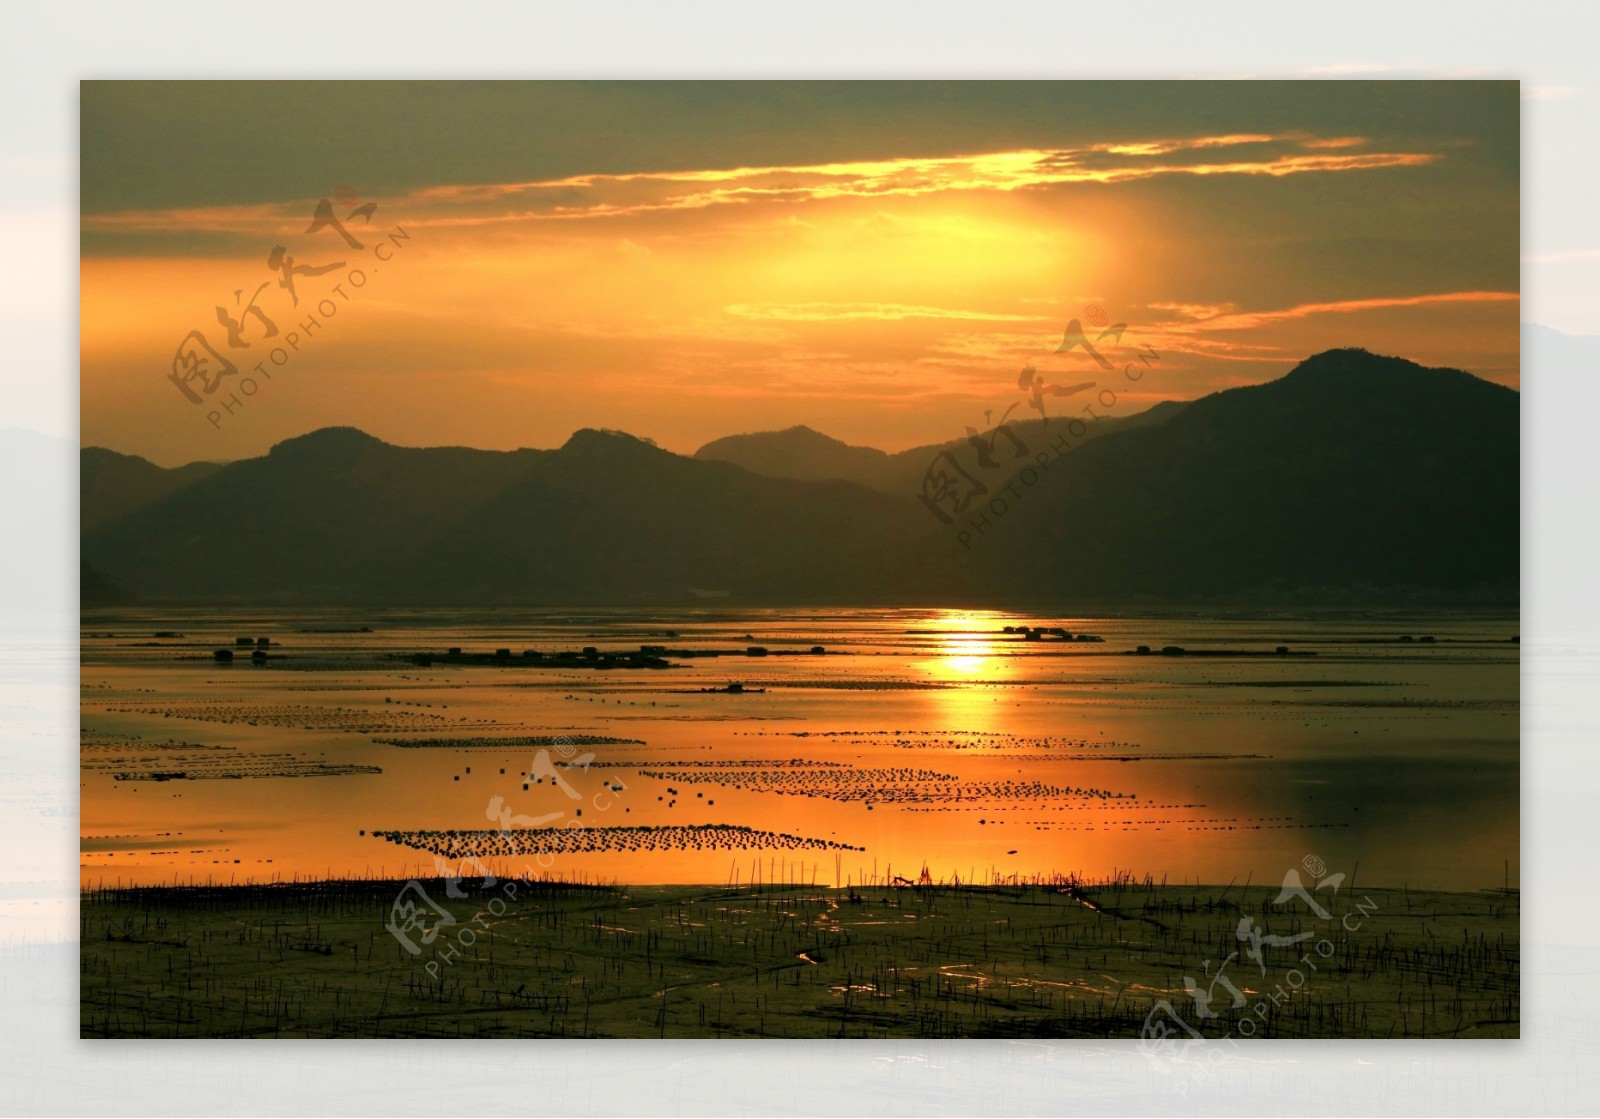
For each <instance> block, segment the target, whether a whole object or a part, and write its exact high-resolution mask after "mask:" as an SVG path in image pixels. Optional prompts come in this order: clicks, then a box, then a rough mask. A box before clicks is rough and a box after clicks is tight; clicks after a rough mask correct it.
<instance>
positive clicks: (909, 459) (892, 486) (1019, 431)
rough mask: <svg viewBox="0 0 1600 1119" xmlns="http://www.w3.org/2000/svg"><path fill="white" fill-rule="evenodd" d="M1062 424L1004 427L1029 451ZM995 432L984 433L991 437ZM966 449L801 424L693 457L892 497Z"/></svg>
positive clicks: (1152, 412) (1129, 421) (1160, 415)
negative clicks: (890, 448)
mask: <svg viewBox="0 0 1600 1119" xmlns="http://www.w3.org/2000/svg"><path fill="white" fill-rule="evenodd" d="M1185 407H1187V402H1186V401H1178V400H1171V401H1164V402H1162V403H1159V404H1156V405H1154V406H1153V407H1151V408H1149V409H1146V410H1145V411H1143V412H1135V413H1134V414H1132V415H1129V416H1117V417H1107V418H1105V419H1103V420H1100V421H1098V422H1096V423H1095V424H1093V425H1091V426H1090V427H1089V428H1088V429H1087V430H1086V431H1085V433H1084V435H1083V436H1082V437H1080V439H1078V440H1074V441H1075V442H1081V441H1082V440H1083V439H1093V438H1098V437H1100V436H1102V435H1109V434H1111V433H1113V432H1117V431H1131V430H1133V429H1134V428H1138V427H1145V426H1148V425H1151V424H1158V423H1164V422H1166V421H1167V420H1168V419H1171V418H1172V417H1173V416H1175V415H1177V414H1178V413H1179V412H1181V411H1182V410H1183V409H1184V408H1185ZM1063 422H1064V421H1063V420H1062V419H1060V418H1058V419H1056V420H1055V427H1054V428H1053V429H1052V428H1051V427H1050V426H1049V421H1047V420H1043V419H1038V420H1025V419H1018V420H1010V421H1008V422H1007V424H1006V426H1007V427H1008V428H1010V430H1011V431H1012V432H1013V433H1015V435H1016V437H1017V438H1018V439H1019V440H1021V441H1022V443H1024V444H1025V445H1027V446H1030V447H1043V446H1045V445H1046V444H1047V443H1048V442H1049V441H1050V439H1051V438H1052V437H1053V436H1055V435H1056V434H1058V433H1059V432H1060V431H1061V430H1062V425H1063ZM992 430H993V429H992V428H989V429H985V431H984V434H988V433H989V432H991V431H992ZM965 446H967V437H965V436H962V437H960V438H956V439H951V440H948V441H946V442H944V443H928V444H924V445H923V446H920V447H912V448H911V449H909V450H905V451H899V452H896V453H894V454H889V453H888V452H885V451H880V450H877V449H876V448H873V447H855V446H851V445H850V444H848V443H842V442H840V441H839V440H837V439H834V438H831V437H830V436H827V435H824V434H822V433H821V432H820V431H816V430H814V429H812V428H809V427H806V426H804V425H799V426H795V427H791V428H786V429H784V430H783V431H761V432H754V433H751V434H749V435H729V436H725V437H724V438H721V439H715V440H712V441H711V442H710V443H707V444H706V445H705V446H703V447H701V448H700V449H699V450H698V451H696V452H695V453H694V457H695V458H698V459H711V460H715V461H719V462H731V463H735V464H737V465H739V466H742V467H744V468H745V469H746V470H749V471H752V472H754V473H756V474H767V475H770V476H771V477H774V478H797V479H802V480H809V481H844V482H855V483H856V484H857V485H861V486H866V487H867V488H868V489H874V490H881V491H882V492H884V493H892V494H915V493H916V492H917V491H918V489H919V488H920V487H921V485H922V477H923V474H924V473H925V472H926V471H927V469H928V465H929V463H931V462H932V461H933V460H934V459H935V458H936V457H938V455H939V454H940V453H941V452H943V451H961V450H962V448H964V447H965Z"/></svg>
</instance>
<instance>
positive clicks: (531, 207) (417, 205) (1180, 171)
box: [83, 132, 1442, 237]
mask: <svg viewBox="0 0 1600 1119" xmlns="http://www.w3.org/2000/svg"><path fill="white" fill-rule="evenodd" d="M1369 143H1370V142H1369V141H1368V140H1367V139H1366V138H1364V137H1359V136H1329V137H1317V136H1312V135H1309V134H1306V133H1303V132H1293V133H1283V134H1265V133H1227V134H1223V135H1217V136H1191V137H1179V138H1168V139H1160V138H1158V139H1151V140H1136V141H1135V140H1130V141H1125V142H1116V143H1100V144H1092V145H1085V146H1082V147H1071V148H1029V149H1023V150H1017V151H1000V152H983V153H977V154H970V155H958V156H936V157H927V158H920V157H907V158H896V159H880V160H861V161H852V162H838V163H814V164H791V165H780V166H760V167H731V168H710V169H700V170H682V171H640V172H629V173H624V174H586V175H573V176H568V177H565V178H559V179H543V180H537V181H532V182H520V183H487V184H461V185H455V184H447V185H437V186H431V187H426V188H422V189H419V190H416V191H412V192H410V193H409V194H407V195H405V196H403V197H401V198H398V199H393V200H385V202H384V205H385V207H386V208H387V207H390V205H391V203H392V205H393V208H396V209H398V210H399V211H400V212H403V213H405V214H406V215H407V218H408V220H409V222H410V223H411V224H414V225H418V226H472V225H488V224H502V223H515V222H541V221H574V220H597V219H607V218H618V217H628V216H633V215H640V214H651V213H665V212H672V211H694V210H704V209H708V208H711V207H721V206H749V205H756V204H760V203H803V202H826V201H829V200H834V199H852V198H854V199H886V198H891V197H909V196H918V195H930V194H938V193H943V192H974V191H990V192H1011V191H1019V190H1027V189H1033V188H1046V187H1053V186H1063V185H1069V184H1074V183H1093V184H1104V185H1109V184H1118V183H1127V182H1135V181H1139V180H1144V179H1151V178H1156V177H1161V176H1209V175H1250V176H1270V177H1275V178H1276V177H1283V176H1288V175H1304V174H1331V173H1339V172H1348V171H1373V170H1379V169H1384V168H1396V167H1418V166H1423V165H1425V164H1429V163H1433V162H1435V161H1436V160H1438V159H1440V158H1442V157H1441V156H1440V155H1439V154H1438V153H1436V152H1428V151H1415V150H1410V151H1385V150H1357V149H1365V148H1367V147H1368V145H1369ZM313 203H314V200H313ZM313 203H307V202H306V201H304V200H298V201H295V202H293V203H286V204H281V205H252V206H214V207H197V208H189V209H176V210H137V211H132V210H130V211H123V212H119V213H111V214H95V215H89V216H86V217H85V218H84V219H83V228H84V230H85V231H88V232H94V233H130V234H148V233H174V232H187V233H230V234H240V233H256V234H261V235H264V236H274V237H277V236H284V235H288V234H292V233H296V232H300V231H303V229H304V227H305V224H306V222H307V217H306V215H307V214H308V213H309V210H310V205H311V204H313Z"/></svg>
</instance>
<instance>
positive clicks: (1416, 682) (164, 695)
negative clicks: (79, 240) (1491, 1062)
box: [81, 610, 1518, 889]
mask: <svg viewBox="0 0 1600 1119" xmlns="http://www.w3.org/2000/svg"><path fill="white" fill-rule="evenodd" d="M1037 624H1044V625H1048V626H1061V627H1063V628H1065V629H1067V630H1068V631H1070V632H1072V633H1073V634H1078V633H1083V632H1088V633H1092V634H1096V635H1099V636H1101V637H1103V638H1104V641H1103V642H1102V643H1094V644H1077V643H1072V644H1068V643H1062V642H1057V641H1046V642H1034V641H1024V640H1022V639H1020V638H1018V637H1016V636H1013V635H1007V634H1004V633H1002V632H1001V631H1002V629H1003V627H1004V626H1006V625H1037ZM363 625H365V626H369V627H370V628H371V632H369V633H326V632H324V633H311V632H304V631H305V630H309V629H329V628H336V627H351V626H363ZM163 631H171V632H174V633H179V634H181V635H182V636H170V637H158V636H155V635H156V634H157V633H158V632H163ZM1516 632H1517V623H1516V621H1515V619H1514V618H1510V617H1505V616H1499V617H1488V616H1486V617H1476V618H1463V617H1460V616H1451V617H1449V618H1441V617H1419V616H1415V615H1412V616H1406V617H1399V616H1396V617H1384V618H1376V617H1374V618H1364V619H1355V620H1352V619H1343V620H1334V621H1329V620H1321V619H1319V620H1307V619H1298V618H1293V617H1278V618H1272V619H1258V620H1250V621H1241V620H1218V619H1205V618H1172V617H1166V618H1126V617H1123V618H1065V617H1040V618H1028V617H1021V616H1016V615H1001V614H998V613H986V612H949V611H910V610H894V611H841V610H815V611H793V610H788V611H776V610H773V611H741V612H718V611H715V610H701V611H691V610H675V611H660V612H652V613H648V614H645V613H638V612H635V613H623V612H621V611H595V612H583V613H575V612H571V611H560V612H558V611H539V612H505V613H499V614H494V615H485V616H469V615H462V614H445V613H435V614H429V613H416V612H412V613H406V614H398V613H381V612H380V613H369V614H352V613H350V612H340V613H338V614H332V613H315V612H312V613H308V612H304V611H297V612H287V611H285V612H280V613H269V614H263V613H260V612H255V613H251V614H248V615H245V614H232V615H230V614H227V613H221V614H219V613H216V612H209V613H200V612H184V613H172V612H168V613H159V614H157V613H141V614H130V613H127V612H119V613H117V614H115V615H112V614H94V613H90V614H87V615H85V617H84V620H83V643H82V689H83V691H82V695H83V701H82V723H83V732H84V750H83V761H84V772H83V776H82V788H81V793H82V835H83V845H82V851H83V853H82V859H81V867H82V869H81V877H82V880H83V881H84V882H85V883H88V884H93V883H100V882H105V883H114V882H117V881H121V882H123V883H129V882H146V883H148V882H173V881H190V880H193V881H207V880H210V881H223V882H226V881H235V882H242V881H249V880H256V881H263V880H265V881H270V880H274V879H283V878H292V877H300V878H306V877H320V876H327V875H333V876H340V875H350V874H357V875H363V874H365V875H380V874H381V875H386V876H394V877H408V876H411V875H413V874H423V875H434V874H438V873H440V872H441V870H443V871H444V872H446V873H449V872H451V871H452V869H455V868H452V867H451V866H446V867H443V868H441V867H440V866H439V864H437V863H436V861H435V858H434V856H433V855H431V854H429V853H428V852H427V851H425V850H419V849H415V848H413V847H408V846H401V845H397V844H395V843H391V842H388V841H387V840H384V839H380V838H376V837H374V836H373V834H372V833H373V832H374V831H407V832H409V831H416V830H429V829H434V830H450V829H461V830H484V829H496V828H499V827H501V826H503V825H506V824H509V825H510V826H512V827H523V826H535V825H534V824H533V822H534V821H540V822H539V823H538V824H537V826H540V827H548V828H560V827H567V828H584V829H597V828H613V827H630V828H631V827H640V826H649V825H677V826H680V827H683V828H686V829H694V828H695V827H697V826H700V825H709V824H733V825H744V826H747V827H751V828H755V829H761V830H765V831H773V832H782V833H787V834H789V835H792V836H797V837H802V838H805V839H813V840H823V841H828V842H831V843H834V844H845V845H849V846H850V847H852V848H864V850H847V851H838V850H834V849H825V848H820V847H819V848H811V849H793V848H789V847H785V848H783V849H777V850H773V849H762V850H735V851H729V850H708V849H705V848H704V846H700V845H697V844H696V842H695V841H694V840H693V838H692V837H693V836H696V835H699V834H703V833H701V832H696V831H694V830H687V831H685V832H682V833H671V834H672V835H683V836H688V837H691V838H690V839H689V840H687V841H684V842H676V841H675V842H673V843H672V844H670V845H669V846H667V847H665V848H664V849H654V850H649V849H642V847H639V845H634V846H635V849H625V850H612V851H602V852H598V853H585V854H574V853H561V854H556V855H547V856H545V857H544V859H543V864H544V865H545V868H546V870H547V872H549V873H556V874H563V875H572V876H580V875H581V876H585V877H588V878H590V879H603V880H616V881H621V882H631V883H641V884H643V883H670V882H719V883H720V882H723V881H726V880H728V879H730V878H731V877H733V876H734V875H736V874H737V875H738V876H739V877H740V878H741V880H748V879H749V877H750V876H751V875H752V874H758V875H759V876H760V877H762V878H767V877H769V876H772V875H778V876H786V877H796V876H803V877H805V878H806V879H810V878H812V877H813V876H814V877H815V879H816V881H818V882H819V883H822V882H831V881H833V880H834V878H835V876H836V875H841V876H842V877H843V879H845V880H851V879H854V880H857V881H859V880H861V879H862V878H869V879H870V878H872V877H874V876H877V877H879V878H883V877H887V876H888V875H890V874H893V875H903V876H906V877H910V878H916V877H918V876H919V874H920V873H921V871H922V869H923V868H924V867H926V868H927V869H928V871H929V873H930V874H931V875H932V876H933V877H935V878H949V877H951V876H952V875H959V876H960V877H961V878H962V879H963V880H967V879H969V878H972V877H975V878H977V879H980V880H982V879H984V878H987V877H989V876H991V875H994V874H1000V875H1006V876H1009V875H1011V874H1018V875H1022V876H1031V875H1034V874H1047V873H1052V872H1058V873H1067V872H1072V871H1077V872H1080V873H1083V874H1086V875H1090V876H1101V875H1108V874H1110V873H1112V872H1114V871H1118V870H1123V871H1131V872H1133V873H1134V874H1136V875H1141V876H1142V875H1144V874H1147V873H1148V874H1152V875H1154V876H1156V877H1157V878H1158V879H1159V878H1161V877H1163V876H1165V877H1166V878H1168V879H1169V880H1171V881H1185V880H1187V881H1204V882H1208V883H1227V882H1230V881H1233V880H1238V881H1241V882H1242V881H1244V880H1245V879H1246V878H1247V877H1252V878H1253V880H1254V881H1255V882H1256V883H1258V884H1259V883H1262V882H1273V881H1281V879H1282V877H1283V873H1284V871H1285V869H1287V868H1288V867H1291V866H1295V865H1296V864H1299V863H1300V862H1301V860H1302V859H1303V858H1304V857H1305V856H1306V855H1308V854H1314V855H1316V856H1318V857H1320V858H1321V859H1322V860H1323V861H1324V862H1325V863H1326V864H1327V865H1328V867H1329V869H1330V870H1342V871H1346V872H1354V873H1356V875H1357V880H1358V882H1364V883H1368V884H1370V885H1374V886H1376V885H1400V884H1410V885H1413V886H1425V887H1431V888H1444V889H1476V888H1482V887H1490V886H1500V885H1502V884H1503V883H1505V882H1506V881H1507V880H1508V879H1509V882H1510V884H1511V885H1516V884H1517V881H1518V869H1517V864H1518V646H1517V645H1515V644H1512V643H1510V641H1509V639H1510V638H1511V637H1512V636H1514V635H1515V634H1516ZM1402 634H1408V635H1413V636H1421V635H1428V636H1431V637H1433V638H1434V641H1432V642H1431V643H1423V642H1419V641H1412V642H1409V643H1402V642H1400V641H1398V640H1397V638H1398V637H1399V636H1400V635H1402ZM242 635H249V636H251V637H267V638H269V639H270V640H271V642H272V647H271V650H270V651H271V653H272V655H273V659H271V660H270V661H269V662H268V663H267V664H266V665H264V666H256V665H252V664H251V663H250V662H249V659H248V651H246V650H241V652H240V659H239V660H237V661H236V662H235V663H234V664H232V665H219V664H216V663H214V662H213V660H212V658H211V651H212V650H213V649H215V648H218V647H220V646H231V645H233V643H234V638H235V637H236V636H242ZM643 644H654V645H666V646H668V647H669V648H672V649H683V648H687V649H695V650H722V651H725V652H727V653H729V654H734V655H728V656H723V657H718V658H697V659H690V660H680V659H679V658H677V657H672V656H669V658H668V659H669V660H672V661H674V662H675V664H676V665H677V666H676V667H672V668H670V669H662V670H638V669H635V670H623V669H614V670H595V669H589V668H576V667H568V668H535V667H526V666H523V665H522V664H520V663H518V658H517V657H515V656H514V658H513V661H512V663H511V664H510V665H509V666H505V667H500V666H487V665H485V666H479V665H451V664H445V663H437V662H436V663H434V664H433V665H431V666H430V667H426V668H423V667H419V666H417V665H415V664H412V663H410V662H408V661H406V660H403V659H389V656H388V655H389V654H394V653H402V654H403V653H412V652H419V651H431V652H443V651H444V650H445V649H446V648H447V647H449V646H460V647H462V649H463V650H464V651H465V652H467V653H473V652H479V653H492V652H493V651H494V650H495V649H497V648H510V649H511V650H512V651H513V653H514V654H517V655H520V653H521V651H522V650H523V649H527V648H532V649H538V650H541V651H543V652H546V653H550V652H555V651H558V650H562V649H572V650H580V649H582V648H583V647H584V646H593V647H595V648H596V649H597V650H599V651H600V652H602V653H603V652H606V651H608V650H617V651H629V650H637V649H638V648H639V646H640V645H643ZM1141 644H1143V645H1149V646H1152V647H1153V648H1155V649H1157V650H1159V649H1161V648H1162V647H1163V646H1168V645H1176V646H1182V647H1184V648H1185V649H1188V650H1201V649H1204V650H1239V651H1252V652H1257V653H1266V654H1273V651H1274V650H1275V648H1276V647H1277V646H1279V645H1287V646H1288V647H1289V648H1290V650H1291V651H1292V652H1293V653H1296V654H1300V653H1306V654H1315V655H1314V656H1298V655H1296V656H1279V655H1265V656H1253V657H1211V656H1188V655H1186V656H1181V657H1174V656H1159V655H1153V656H1132V655H1127V653H1126V651H1127V650H1131V649H1133V648H1134V647H1136V646H1138V645H1141ZM751 645H760V646H763V647H765V648H766V649H768V650H769V651H770V652H771V653H774V654H776V653H778V652H779V651H780V650H809V649H810V648H811V647H812V646H814V645H821V646H823V647H824V648H825V649H826V650H827V652H826V653H825V654H824V655H820V656H817V655H803V656H776V655H769V656H766V657H751V656H747V655H745V650H746V648H747V647H748V646H751ZM730 683H740V684H742V685H743V686H744V687H745V689H746V692H745V693H744V694H726V693H703V692H701V691H700V690H699V689H702V688H723V687H725V686H726V685H728V684H730ZM755 689H765V691H762V692H756V691H755ZM554 735H569V736H574V737H578V740H579V741H580V742H581V741H582V737H581V736H598V737H605V738H614V739H630V740H637V742H636V743H623V744H597V745H580V746H578V747H576V748H575V749H574V750H573V751H572V753H571V754H570V755H569V756H568V758H567V760H570V761H573V762H579V761H582V760H583V759H584V756H585V755H593V757H592V759H590V760H591V761H592V763H598V764H591V765H589V766H588V767H587V768H584V767H582V766H568V767H563V768H560V769H557V770H555V772H557V773H559V774H560V775H561V777H562V782H561V783H557V782H554V781H553V780H551V779H550V778H549V777H548V776H547V775H548V774H549V773H550V772H551V770H549V769H548V768H546V763H548V762H551V761H561V760H563V755H562V754H561V753H559V752H558V751H557V750H556V749H553V748H552V749H550V750H549V751H548V752H547V754H546V755H544V756H543V758H542V759H541V757H540V755H539V752H538V751H539V748H538V747H537V746H534V745H521V746H507V745H495V746H489V747H482V746H479V747H473V748H465V749H464V748H430V749H408V748H402V747H400V746H396V745H391V744H387V743H382V742H379V741H377V739H380V738H388V739H400V740H407V741H410V740H416V739H424V738H430V737H432V738H439V737H453V738H473V739H488V740H494V739H504V738H513V737H519V736H522V737H528V736H554ZM708 763H711V764H708ZM817 763H837V764H835V765H831V766H829V765H818V764H817ZM351 767H375V768H377V769H379V770H381V772H379V773H371V772H365V771H358V772H353V773H351V772H346V770H348V769H349V768H351ZM330 770H331V771H332V772H327V771H330ZM157 772H161V773H176V772H183V773H186V774H188V775H189V778H188V779H180V780H164V781H156V780H148V779H146V780H118V779H117V778H116V774H118V773H122V774H130V775H144V776H149V775H150V774H152V773H157ZM308 772H309V773H312V774H318V775H307V776H287V775H269V776H262V775H261V774H288V773H302V774H303V773H308ZM201 773H211V774H223V775H237V779H211V780H200V779H193V778H194V777H195V776H197V775H198V774H201ZM530 773H531V774H532V776H531V777H529V776H525V775H528V774H530ZM652 773H653V774H656V776H651V775H649V774H652ZM736 785H738V786H743V787H735V786H736ZM496 798H499V799H498V801H497V800H496ZM580 810H581V812H582V815H581V817H580V816H578V815H577V813H578V812H579V811H580ZM558 814H559V815H558ZM363 832H365V834H362V833H363ZM532 861H533V860H532V858H531V857H520V858H518V859H516V860H515V861H514V862H512V863H510V864H502V863H498V862H496V861H495V860H494V859H491V860H490V866H491V867H497V868H499V869H506V867H507V866H517V867H521V866H528V865H531V864H532ZM1358 866H1359V869H1357V868H1358ZM475 869H476V868H473V869H472V870H466V869H461V870H460V872H462V873H468V874H471V873H473V872H474V871H475Z"/></svg>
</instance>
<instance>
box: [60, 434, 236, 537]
mask: <svg viewBox="0 0 1600 1119" xmlns="http://www.w3.org/2000/svg"><path fill="white" fill-rule="evenodd" d="M220 465H221V464H220V463H215V462H191V463H189V464H188V465H186V466H180V467H178V468H176V469H173V470H164V469H162V468H161V467H159V466H157V465H156V464H155V463H153V462H149V461H147V460H145V459H142V458H140V457H139V456H138V455H124V454H118V453H117V452H116V451H108V450H106V449H105V448H104V447H85V448H84V449H83V452H82V454H81V455H79V458H78V470H79V478H78V495H79V510H78V519H79V524H80V525H81V527H82V529H83V531H84V532H85V533H89V532H93V531H95V530H96V529H99V528H101V527H102V526H104V525H107V524H109V523H110V522H112V521H114V520H116V519H117V518H118V517H124V516H127V515H128V514H129V513H133V512H136V511H137V510H139V509H142V508H144V507H145V506H146V505H149V504H150V503H151V502H152V501H156V500H159V499H160V498H163V497H165V496H167V495H168V494H170V493H177V492H178V491H179V490H181V489H183V488H184V487H186V486H189V485H192V484H193V483H195V482H198V481H199V480H200V479H202V478H205V477H208V476H209V475H211V474H214V473H216V471H217V470H218V469H219V468H220Z"/></svg>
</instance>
